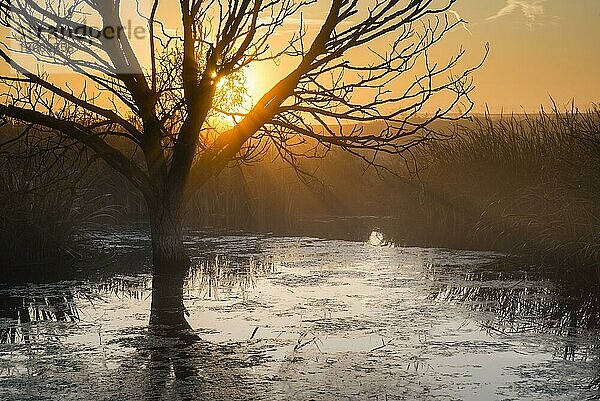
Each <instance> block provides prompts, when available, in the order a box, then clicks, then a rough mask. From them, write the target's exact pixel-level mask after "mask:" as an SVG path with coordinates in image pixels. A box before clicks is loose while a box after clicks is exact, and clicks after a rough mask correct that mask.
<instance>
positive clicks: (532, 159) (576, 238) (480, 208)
mask: <svg viewBox="0 0 600 401" xmlns="http://www.w3.org/2000/svg"><path fill="white" fill-rule="evenodd" d="M417 157H418V158H419V160H420V161H421V165H422V166H423V169H422V171H421V178H422V180H423V182H424V183H425V185H426V188H427V189H428V190H430V191H431V192H434V193H436V194H438V196H441V197H443V198H444V199H447V200H448V201H449V202H450V203H451V204H452V205H455V206H456V207H457V208H458V207H460V208H461V209H462V210H468V211H469V214H470V216H471V218H470V220H471V221H470V222H469V224H467V225H466V227H465V228H463V229H466V230H467V231H468V232H465V233H463V235H464V236H465V237H466V238H471V240H472V241H473V242H475V243H483V244H487V245H488V246H489V247H490V248H494V249H505V250H513V251H517V252H525V253H529V254H533V255H536V256H537V257H540V258H544V259H549V260H551V261H553V262H555V263H556V262H558V263H570V264H575V265H587V266H592V267H594V268H595V269H598V268H599V263H600V202H598V200H599V199H600V181H599V180H598V177H600V175H599V174H600V109H598V108H594V109H591V110H588V111H586V112H581V111H579V110H577V109H575V108H572V109H570V110H567V111H565V112H559V111H558V109H557V108H556V107H555V108H554V109H553V110H552V111H550V112H546V111H544V110H542V111H540V112H539V113H538V114H537V115H525V116H514V115H512V116H500V117H492V116H489V115H486V116H484V117H483V118H479V119H476V120H475V122H474V124H472V125H464V126H459V127H456V131H455V135H454V137H453V138H452V139H451V140H448V141H444V142H436V143H431V144H430V145H428V146H427V147H425V148H423V149H421V150H420V154H418V156H417ZM467 220H468V219H467Z"/></svg>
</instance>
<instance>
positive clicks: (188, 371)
mask: <svg viewBox="0 0 600 401" xmlns="http://www.w3.org/2000/svg"><path fill="white" fill-rule="evenodd" d="M366 239H367V240H366V241H365V242H364V243H361V242H349V241H339V240H319V239H314V238H291V237H271V236H266V235H264V236H259V235H244V234H240V235H217V234H214V233H206V232H192V233H190V235H189V236H188V238H187V245H188V247H189V248H190V250H191V253H192V255H193V257H194V262H195V266H196V267H195V268H194V269H193V270H192V272H191V273H190V278H189V280H188V281H187V284H186V289H185V304H186V307H187V308H188V311H189V317H188V320H189V322H190V323H191V325H192V327H194V328H195V330H196V332H197V334H198V335H199V336H200V337H201V338H202V340H201V341H199V342H189V341H186V340H184V339H169V338H164V337H156V336H154V335H153V334H152V333H150V332H149V331H148V325H147V322H148V318H149V309H150V293H151V288H150V286H151V276H150V274H149V268H148V259H147V236H146V235H144V234H143V233H142V232H140V231H138V230H133V229H132V230H124V231H123V232H121V234H120V235H119V236H118V237H115V236H103V235H98V236H96V238H95V241H96V242H97V244H96V245H97V246H101V247H104V248H106V249H111V250H112V252H114V255H113V257H112V258H110V259H107V260H106V261H105V262H104V263H99V264H97V265H96V267H95V268H89V269H84V270H82V271H79V272H76V273H74V274H73V275H72V276H71V277H69V280H66V281H65V280H63V281H58V282H52V283H49V284H48V283H47V284H28V285H20V286H16V285H10V286H9V285H3V286H1V287H0V343H1V344H0V399H2V400H46V399H47V400H76V399H77V400H82V399H93V400H139V399H157V400H162V399H168V400H177V399H182V400H183V399H203V400H227V399H234V400H241V399H270V400H271V399H272V400H288V399H294V400H348V399H350V400H402V399H424V400H427V399H432V400H482V399H485V400H539V399H545V400H546V399H547V400H571V399H572V400H581V399H594V398H596V397H597V396H598V394H599V391H598V378H600V369H599V368H600V364H599V361H598V340H597V338H598V336H597V330H596V324H597V323H596V322H597V321H598V319H597V318H598V314H599V310H598V306H597V305H599V304H600V303H599V302H598V297H597V296H596V295H595V294H596V293H595V292H591V291H587V290H578V289H576V288H571V287H568V286H564V285H562V284H560V283H558V282H556V280H550V279H549V278H548V277H547V275H545V274H544V273H545V272H544V271H543V270H542V269H539V268H537V269H536V268H533V267H531V266H526V265H524V264H522V263H519V262H516V261H514V260H510V259H508V258H507V257H505V256H503V255H499V254H494V253H486V252H468V251H454V250H445V249H423V248H398V247H394V246H393V245H392V244H390V243H388V242H387V241H385V240H384V239H383V238H382V237H381V236H380V235H378V234H372V235H371V236H368V235H367V236H366Z"/></svg>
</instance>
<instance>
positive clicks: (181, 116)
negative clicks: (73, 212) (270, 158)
mask: <svg viewBox="0 0 600 401" xmlns="http://www.w3.org/2000/svg"><path fill="white" fill-rule="evenodd" d="M454 2H455V0H444V1H437V0H436V1H434V0H407V1H398V0H372V1H362V0H361V1H360V4H359V1H358V0H332V1H321V0H318V1H317V0H283V1H273V0H233V1H224V0H180V1H179V2H178V4H177V6H178V7H177V11H174V10H168V12H170V15H173V14H177V15H178V17H180V23H179V26H178V27H177V30H176V32H175V33H174V31H173V30H172V29H167V27H166V23H165V21H164V15H166V12H165V11H164V7H165V4H166V2H164V1H163V2H162V3H160V4H159V0H153V2H151V4H150V5H149V7H148V10H147V13H146V14H144V12H143V10H141V8H142V7H139V4H137V6H138V13H140V16H141V17H143V18H144V19H145V21H146V23H147V27H146V29H147V32H148V38H147V41H146V42H145V47H146V50H145V52H147V53H148V54H149V57H147V58H148V59H149V61H148V62H143V61H142V59H143V57H142V54H141V53H142V52H141V51H139V50H138V51H137V52H136V50H135V46H134V45H133V44H132V39H131V35H126V34H124V30H125V29H124V27H125V26H126V24H124V23H123V21H122V15H123V9H124V8H125V7H126V6H124V5H122V4H121V1H120V0H60V1H59V0H43V1H41V0H38V1H35V0H10V2H9V1H8V0H1V3H0V21H1V23H2V25H3V26H4V27H5V29H6V28H8V30H9V32H10V34H9V36H8V38H6V39H3V43H2V47H0V57H2V58H3V59H4V60H5V61H6V62H7V63H9V64H10V65H11V66H12V69H13V70H14V71H16V74H11V75H7V76H4V77H1V78H0V79H1V80H2V82H3V85H4V86H5V88H6V91H5V92H4V93H3V94H2V101H0V115H2V116H4V118H5V119H6V120H7V121H9V122H12V121H19V122H20V124H21V125H23V124H25V126H26V127H29V126H32V125H34V126H37V127H44V128H45V129H46V130H50V131H51V132H53V133H54V134H55V135H64V136H68V137H69V138H71V139H73V140H75V141H77V142H79V143H82V144H83V145H85V146H86V147H87V148H88V149H89V150H90V151H92V152H93V153H95V155H96V157H97V158H98V159H101V160H103V161H104V162H105V163H107V164H108V165H110V166H111V167H112V168H114V169H115V170H116V171H118V172H119V173H121V174H122V175H123V176H125V177H127V179H129V180H130V181H131V182H132V183H133V185H135V187H136V188H137V189H139V191H141V193H142V194H143V196H144V198H145V200H146V203H147V207H148V213H149V220H150V226H151V234H152V249H153V265H154V275H155V288H154V290H155V293H154V294H153V305H152V312H153V314H152V316H153V317H152V318H151V320H152V319H154V320H155V322H157V323H165V324H169V325H177V324H185V319H184V317H183V312H184V308H183V302H182V289H181V287H182V280H183V279H182V277H183V276H184V275H185V271H186V268H187V266H188V259H187V257H186V254H185V251H184V246H183V241H182V221H181V219H182V218H181V215H182V205H183V203H184V199H185V197H186V190H187V189H188V188H189V187H190V183H193V186H194V187H195V188H198V187H199V186H200V185H202V183H204V182H206V181H207V180H208V179H210V178H211V177H213V176H215V175H217V174H218V173H219V172H220V171H221V170H222V169H223V168H225V167H226V166H227V165H228V164H229V163H231V162H235V161H240V160H241V161H245V160H250V159H252V158H255V157H259V156H260V155H261V154H264V151H265V149H267V148H268V147H274V148H275V149H276V150H277V152H278V154H279V155H280V156H281V157H282V158H284V159H285V160H286V161H288V162H290V163H292V164H294V165H297V164H298V161H299V160H300V159H301V158H302V157H322V156H325V155H326V154H327V152H328V150H329V149H331V148H334V147H335V148H341V149H343V150H345V151H347V152H351V153H353V154H355V155H356V156H357V157H360V158H362V159H364V160H365V161H366V162H368V163H371V164H377V163H378V160H379V156H380V155H383V154H392V155H393V154H400V153H401V152H403V151H405V150H407V149H409V148H410V147H411V146H414V145H415V144H416V143H418V142H420V141H423V140H425V139H427V138H430V137H431V136H432V135H433V134H434V131H433V129H432V128H431V124H432V123H433V122H435V121H438V120H453V119H459V118H461V117H463V116H465V114H466V113H468V112H469V111H470V110H471V107H472V102H471V100H470V99H469V92H470V91H471V89H472V78H471V75H472V72H473V70H474V69H475V68H477V67H474V68H461V67H460V65H459V64H460V63H459V61H460V60H461V58H462V56H463V54H464V52H463V50H462V49H461V50H459V51H458V52H457V53H456V54H454V55H453V56H452V57H450V58H449V59H448V60H447V61H446V62H445V63H443V64H438V63H434V62H432V61H430V55H429V53H430V52H429V50H430V49H432V48H433V47H434V46H435V45H436V44H437V43H438V42H440V41H441V40H442V38H444V36H445V35H446V34H447V33H448V32H449V31H451V30H452V29H453V28H455V27H456V26H458V25H460V24H463V23H464V22H463V21H462V20H459V19H457V18H456V14H455V13H448V11H449V10H450V8H451V6H452V5H453V3H454ZM163 3H165V4H163ZM171 4H172V3H169V5H171ZM132 6H135V4H129V5H127V7H128V8H131V7H132ZM321 6H327V8H326V9H325V12H323V13H322V15H321V17H322V20H320V21H319V26H318V27H317V28H316V29H309V28H308V27H309V24H307V23H305V22H304V12H305V10H310V9H312V8H315V7H317V8H319V9H321ZM161 7H162V8H161ZM161 10H162V11H161ZM307 12H308V11H307ZM313 14H314V12H313ZM88 21H96V22H95V23H92V22H89V23H88ZM310 26H314V21H313V22H311V24H310ZM290 27H293V28H294V29H293V30H291V29H290ZM291 31H293V33H290V32H291ZM286 35H287V36H286ZM282 37H286V40H285V41H283V40H282ZM282 43H283V44H282ZM384 45H385V46H384ZM24 54H28V55H32V56H27V57H35V60H36V63H37V65H34V66H33V67H31V68H28V67H27V65H26V63H24V62H21V61H19V60H21V58H20V57H22V56H23V55H24ZM144 54H145V53H144ZM269 60H272V61H273V62H276V63H282V62H283V63H286V64H285V65H288V64H289V65H293V67H290V68H289V71H286V72H287V74H286V75H285V76H284V77H283V78H282V79H280V80H279V81H278V82H277V83H276V84H274V85H273V86H272V88H271V89H270V90H268V91H267V92H266V93H265V94H264V95H263V96H262V97H261V98H260V99H257V100H256V102H255V103H254V104H253V105H252V106H251V107H248V108H247V109H244V110H243V111H240V109H239V108H238V109H232V108H229V109H228V107H227V105H226V104H223V103H226V101H224V100H223V98H222V97H223V96H221V95H220V94H219V82H223V80H227V79H232V77H235V76H239V75H240V74H241V75H243V74H244V71H246V69H247V68H248V66H249V65H251V64H253V63H257V62H264V61H269ZM49 65H58V66H62V67H63V68H64V69H66V70H68V71H69V73H74V74H75V75H72V79H71V80H70V81H68V82H67V83H66V84H58V83H57V82H56V81H57V80H56V79H54V80H53V79H52V78H53V77H52V76H51V74H47V73H44V72H43V70H42V68H40V66H49ZM278 65H283V64H278ZM456 70H460V72H459V73H457V72H456ZM75 87H77V88H78V89H75ZM79 88H81V89H79ZM436 101H439V102H441V104H443V107H439V108H437V111H435V112H433V113H429V114H427V115H425V114H423V112H424V111H425V110H427V108H426V106H427V105H428V104H429V103H432V102H436ZM219 115H220V117H219V118H225V117H226V118H228V119H229V120H231V121H232V125H231V127H229V128H228V129H226V130H222V132H216V131H215V129H214V127H213V123H212V122H214V121H215V120H214V119H215V118H217V117H216V116H219ZM123 143H127V144H128V146H126V147H125V146H123V145H122V144H123ZM140 154H141V155H143V157H138V155H140Z"/></svg>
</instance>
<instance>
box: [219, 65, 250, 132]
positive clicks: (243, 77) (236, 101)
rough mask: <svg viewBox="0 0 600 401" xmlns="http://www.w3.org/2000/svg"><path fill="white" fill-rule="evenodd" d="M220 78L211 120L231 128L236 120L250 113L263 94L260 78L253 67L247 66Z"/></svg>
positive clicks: (223, 126) (220, 125)
mask: <svg viewBox="0 0 600 401" xmlns="http://www.w3.org/2000/svg"><path fill="white" fill-rule="evenodd" d="M213 78H214V79H218V81H217V83H216V85H217V88H216V89H217V90H216V94H215V101H214V106H215V107H214V109H215V113H214V115H213V117H212V119H211V122H212V124H213V125H215V126H219V127H222V128H231V126H233V125H234V124H235V123H236V121H239V119H240V118H241V117H242V116H243V115H244V114H245V113H248V112H249V111H250V110H251V109H252V107H253V106H254V105H255V104H256V102H257V101H258V99H260V96H262V94H261V93H260V91H261V85H260V79H259V78H258V75H257V74H256V71H255V70H254V69H253V68H252V67H246V68H244V69H243V70H240V71H238V72H236V73H234V74H231V75H228V76H226V77H221V78H219V77H217V75H216V74H214V76H213Z"/></svg>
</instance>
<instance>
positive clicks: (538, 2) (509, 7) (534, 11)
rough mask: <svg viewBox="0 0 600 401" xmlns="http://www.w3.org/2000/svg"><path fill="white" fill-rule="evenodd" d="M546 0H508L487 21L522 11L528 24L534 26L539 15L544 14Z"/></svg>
mask: <svg viewBox="0 0 600 401" xmlns="http://www.w3.org/2000/svg"><path fill="white" fill-rule="evenodd" d="M545 2H546V0H506V5H505V6H504V7H502V8H501V9H500V10H498V12H497V13H496V14H494V15H492V16H490V17H488V18H486V20H487V21H495V20H497V19H499V18H502V17H505V16H507V15H509V14H512V13H515V12H519V11H520V12H522V13H523V15H524V16H525V18H527V25H529V27H530V28H531V27H533V24H535V22H536V20H537V19H538V17H540V16H541V15H543V14H544V3H545Z"/></svg>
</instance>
